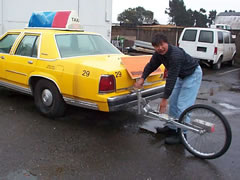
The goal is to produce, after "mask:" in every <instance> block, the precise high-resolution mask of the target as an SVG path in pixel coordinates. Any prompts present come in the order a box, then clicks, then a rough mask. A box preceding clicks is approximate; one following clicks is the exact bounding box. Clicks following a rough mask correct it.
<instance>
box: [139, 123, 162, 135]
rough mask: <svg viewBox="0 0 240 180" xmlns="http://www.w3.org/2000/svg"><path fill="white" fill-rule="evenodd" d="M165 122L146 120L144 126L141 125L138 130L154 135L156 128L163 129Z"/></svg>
mask: <svg viewBox="0 0 240 180" xmlns="http://www.w3.org/2000/svg"><path fill="white" fill-rule="evenodd" d="M164 124H165V122H161V121H159V120H148V121H146V122H145V123H144V124H142V125H141V126H140V127H139V128H140V129H142V130H145V131H148V132H151V133H154V134H156V133H157V130H156V127H163V126H164Z"/></svg>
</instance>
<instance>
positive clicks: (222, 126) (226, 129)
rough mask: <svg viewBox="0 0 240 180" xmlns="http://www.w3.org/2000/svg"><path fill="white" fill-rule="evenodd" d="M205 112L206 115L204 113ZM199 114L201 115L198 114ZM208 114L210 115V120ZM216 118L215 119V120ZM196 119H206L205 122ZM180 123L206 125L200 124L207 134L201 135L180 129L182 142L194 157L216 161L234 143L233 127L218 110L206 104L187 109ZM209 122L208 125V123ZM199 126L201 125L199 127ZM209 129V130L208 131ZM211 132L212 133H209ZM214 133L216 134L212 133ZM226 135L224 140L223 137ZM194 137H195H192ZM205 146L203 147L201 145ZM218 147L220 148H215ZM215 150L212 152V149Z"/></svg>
mask: <svg viewBox="0 0 240 180" xmlns="http://www.w3.org/2000/svg"><path fill="white" fill-rule="evenodd" d="M203 112H205V113H203ZM198 113H199V114H198ZM208 114H209V115H210V116H209V117H208V118H207V116H208ZM214 117H215V118H214ZM186 118H189V119H187V120H190V121H189V122H188V123H187V122H185V119H186ZM196 118H200V119H203V118H206V119H204V120H203V121H201V120H198V119H196ZM179 122H180V123H182V124H185V125H190V126H194V125H195V127H196V122H197V123H199V122H203V124H204V123H205V124H204V125H202V124H200V125H201V126H203V127H200V129H201V130H204V131H205V133H204V134H203V135H200V134H199V133H196V132H193V131H191V130H183V129H179V131H178V132H179V135H180V138H181V141H182V143H183V145H184V146H185V148H186V149H187V150H188V151H189V152H190V153H191V154H193V155H194V156H196V157H198V158H201V159H215V158H218V157H220V156H222V155H223V154H224V153H225V152H226V151H227V150H228V149H229V147H230V145H231V141H232V131H231V127H230V125H229V123H228V121H227V119H226V118H225V117H224V115H223V114H222V113H221V112H220V111H218V110H217V109H215V108H213V107H211V106H208V105H205V104H196V105H193V106H191V107H189V108H187V109H186V110H185V111H184V112H183V113H182V114H181V116H180V118H179ZM207 122H208V125H206V123H207ZM198 126H199V125H198ZM206 129H207V130H206ZM207 131H210V132H207ZM211 131H214V132H211ZM222 134H223V135H224V137H223V138H222V137H221V135H222ZM191 135H194V136H191ZM200 142H201V143H202V144H204V146H203V147H201V144H200ZM214 145H216V146H218V147H216V148H214V147H213V146H214ZM211 148H212V149H213V150H212V149H211Z"/></svg>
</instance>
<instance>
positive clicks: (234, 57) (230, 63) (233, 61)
mask: <svg viewBox="0 0 240 180" xmlns="http://www.w3.org/2000/svg"><path fill="white" fill-rule="evenodd" d="M235 59H236V54H234V56H233V58H232V60H231V61H229V65H230V66H233V65H234V64H235Z"/></svg>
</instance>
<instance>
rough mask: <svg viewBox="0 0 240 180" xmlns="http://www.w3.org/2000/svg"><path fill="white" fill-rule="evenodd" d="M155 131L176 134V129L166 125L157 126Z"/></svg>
mask: <svg viewBox="0 0 240 180" xmlns="http://www.w3.org/2000/svg"><path fill="white" fill-rule="evenodd" d="M156 130H157V133H165V134H177V131H176V130H174V129H171V128H169V127H168V126H164V127H163V128H160V127H157V128H156Z"/></svg>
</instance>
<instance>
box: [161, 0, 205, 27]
mask: <svg viewBox="0 0 240 180" xmlns="http://www.w3.org/2000/svg"><path fill="white" fill-rule="evenodd" d="M165 13H166V14H168V15H169V17H170V19H171V20H170V23H171V24H176V25H177V26H198V27H206V26H207V24H208V22H209V20H208V17H207V15H206V10H205V9H203V8H201V9H200V10H199V11H196V10H195V11H192V10H191V9H188V10H186V6H185V4H184V1H183V0H170V1H169V8H167V9H166V11H165Z"/></svg>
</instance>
